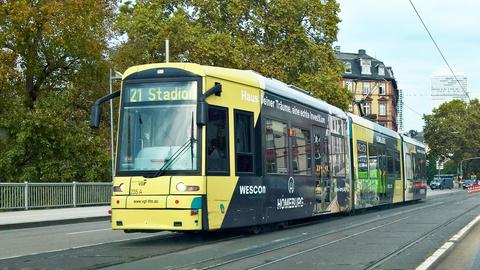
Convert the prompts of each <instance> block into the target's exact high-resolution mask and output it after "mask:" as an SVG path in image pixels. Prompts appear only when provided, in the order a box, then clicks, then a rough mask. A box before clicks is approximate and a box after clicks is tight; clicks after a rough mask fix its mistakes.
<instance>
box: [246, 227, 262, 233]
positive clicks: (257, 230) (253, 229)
mask: <svg viewBox="0 0 480 270" xmlns="http://www.w3.org/2000/svg"><path fill="white" fill-rule="evenodd" d="M248 232H249V233H251V234H261V233H262V232H263V227H262V226H252V227H249V228H248Z"/></svg>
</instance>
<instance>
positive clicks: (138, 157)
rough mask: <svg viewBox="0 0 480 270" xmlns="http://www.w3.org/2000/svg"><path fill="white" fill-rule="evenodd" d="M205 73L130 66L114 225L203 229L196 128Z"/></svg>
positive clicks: (124, 94) (119, 146) (129, 228)
mask: <svg viewBox="0 0 480 270" xmlns="http://www.w3.org/2000/svg"><path fill="white" fill-rule="evenodd" d="M201 85H202V77H200V76H198V75H195V74H193V73H191V72H188V71H185V70H183V69H179V68H149V66H148V65H147V66H143V67H142V66H140V67H135V68H130V69H128V70H127V71H126V72H125V74H124V76H123V79H122V91H121V94H120V96H121V98H120V117H119V130H118V137H117V152H116V164H115V165H116V166H115V177H114V181H113V195H112V201H111V207H112V228H113V229H118V230H125V231H143V230H175V231H176V230H201V229H202V202H203V197H204V195H205V179H204V177H202V176H201V169H200V168H201V163H200V162H201V159H200V158H199V157H200V156H201V149H202V148H201V147H200V145H201V144H200V140H199V134H198V133H197V123H196V118H197V100H198V96H199V93H201Z"/></svg>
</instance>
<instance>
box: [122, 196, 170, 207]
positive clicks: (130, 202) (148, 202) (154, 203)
mask: <svg viewBox="0 0 480 270" xmlns="http://www.w3.org/2000/svg"><path fill="white" fill-rule="evenodd" d="M166 207H167V196H128V197H127V208H166Z"/></svg>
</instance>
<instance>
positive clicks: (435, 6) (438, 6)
mask: <svg viewBox="0 0 480 270" xmlns="http://www.w3.org/2000/svg"><path fill="white" fill-rule="evenodd" d="M337 2H338V3H339V4H340V9H341V12H340V14H339V16H340V19H341V20H342V22H341V23H340V24H339V33H338V36H337V38H338V41H337V42H336V43H335V44H334V45H336V46H337V45H338V46H340V47H341V51H342V52H351V53H356V52H358V50H359V49H365V50H366V51H367V54H368V55H370V56H372V57H375V58H377V59H378V60H380V61H382V62H384V64H385V65H386V66H391V67H392V68H393V72H394V75H395V79H396V80H397V83H398V88H399V89H402V90H403V91H404V103H405V106H404V130H405V131H408V130H410V129H415V130H418V131H420V130H422V129H423V125H424V122H423V120H422V116H423V114H431V111H432V102H431V96H430V95H431V90H430V89H431V77H432V75H433V74H435V73H437V72H439V71H448V67H447V66H446V64H445V62H444V61H443V59H442V57H441V56H440V54H439V53H438V51H437V49H436V48H435V45H434V44H433V42H432V40H431V39H430V37H429V36H428V33H427V32H426V30H425V29H424V27H423V25H422V24H421V22H420V20H419V18H418V17H417V15H416V14H415V11H414V9H413V7H412V6H411V4H410V2H409V0H388V1H386V0H337ZM412 2H413V4H414V5H415V7H416V9H417V11H418V12H419V13H420V16H421V17H422V19H423V21H424V22H425V24H426V25H427V27H428V29H429V30H430V33H431V34H432V36H433V38H434V39H435V41H436V42H437V44H438V46H439V47H440V49H441V50H442V52H443V54H444V56H445V58H446V59H447V61H448V62H449V64H450V66H451V67H452V69H453V70H454V72H455V73H463V74H465V76H466V77H467V78H468V92H469V96H470V98H480V75H478V68H479V67H480V65H479V64H480V13H479V12H480V1H478V0H412Z"/></svg>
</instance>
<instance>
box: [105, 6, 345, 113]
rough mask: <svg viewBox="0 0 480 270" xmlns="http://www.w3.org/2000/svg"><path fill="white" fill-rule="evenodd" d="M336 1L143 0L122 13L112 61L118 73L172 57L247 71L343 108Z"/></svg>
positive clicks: (125, 7)
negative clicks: (123, 40)
mask: <svg viewBox="0 0 480 270" xmlns="http://www.w3.org/2000/svg"><path fill="white" fill-rule="evenodd" d="M338 12H339V5H338V4H337V3H336V1H333V0H330V1H309V0H300V1H289V0H279V1H267V0H262V1H243V0H232V1H211V0H210V1H204V0H169V1H160V0H150V1H149V0H143V1H136V3H135V4H134V5H132V4H131V3H130V2H127V3H126V4H125V5H123V6H121V8H120V16H119V20H118V24H117V25H118V28H119V30H120V31H122V32H124V33H126V34H127V35H128V41H127V42H126V43H124V44H122V45H121V46H119V48H117V50H116V52H115V55H114V57H113V59H114V62H115V63H116V64H117V65H118V67H119V68H120V69H124V68H126V67H128V66H131V65H134V64H140V63H150V62H163V61H164V59H165V56H164V54H163V52H164V49H165V48H164V40H165V39H167V38H168V39H169V40H170V44H172V45H171V50H170V53H171V55H170V59H171V61H178V62H195V63H199V64H204V65H215V66H222V67H229V68H238V69H252V70H255V71H257V72H260V73H261V74H263V75H265V76H267V77H273V78H276V79H278V80H281V81H284V82H286V83H288V84H294V85H297V86H299V87H303V88H305V89H307V90H309V91H311V92H312V93H313V94H314V95H315V96H317V97H319V98H322V99H324V100H325V101H327V102H329V103H331V104H334V105H337V106H339V107H341V108H343V109H346V108H347V107H348V104H349V102H350V100H351V94H350V93H349V92H348V90H346V89H344V88H341V87H340V84H339V81H340V79H341V70H342V64H341V63H339V62H338V60H337V59H336V58H335V55H334V52H333V50H332V44H333V42H334V41H335V40H336V35H337V32H338V27H337V24H338V22H339V21H340V20H339V18H338Z"/></svg>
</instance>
